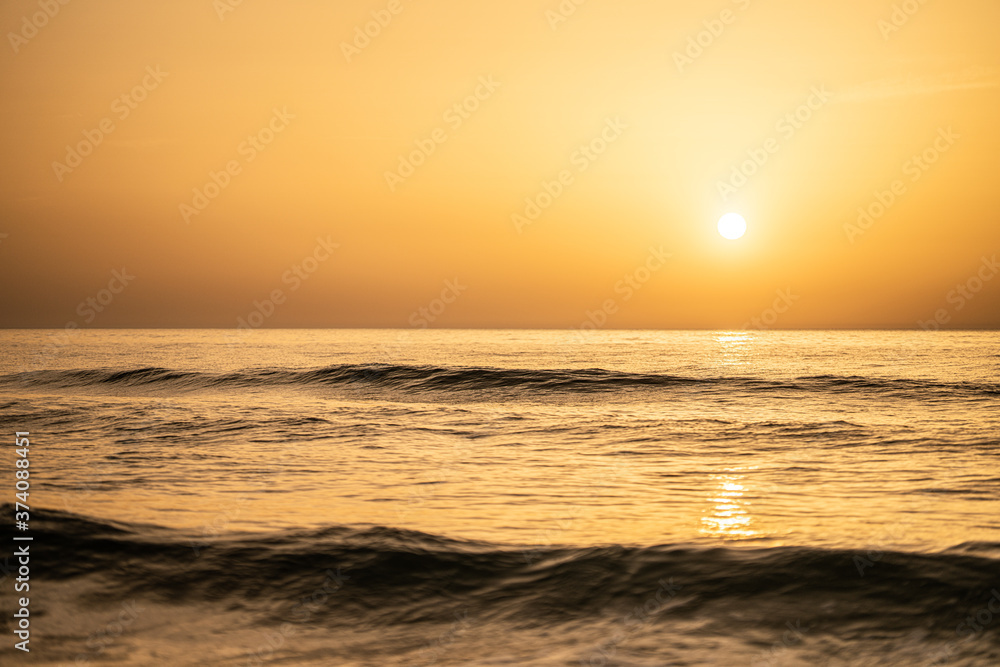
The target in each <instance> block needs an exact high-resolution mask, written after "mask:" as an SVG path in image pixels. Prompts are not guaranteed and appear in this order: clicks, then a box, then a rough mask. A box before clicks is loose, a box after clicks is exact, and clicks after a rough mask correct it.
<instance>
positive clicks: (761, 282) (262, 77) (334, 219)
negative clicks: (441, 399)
mask: <svg viewBox="0 0 1000 667" xmlns="http://www.w3.org/2000/svg"><path fill="white" fill-rule="evenodd" d="M63 2H66V4H60V3H59V2H58V0H41V1H40V2H39V0H34V1H25V0H11V1H9V2H6V3H4V5H3V8H2V9H0V28H2V31H3V33H4V35H5V39H4V41H5V44H4V46H3V49H4V53H3V55H0V85H2V90H3V95H2V97H0V114H2V118H3V123H2V124H0V132H2V134H3V151H2V154H0V155H2V156H0V280H2V284H3V289H2V291H0V326H6V327H62V326H65V325H67V324H75V325H78V326H81V327H84V326H87V327H122V326H134V327H146V326H151V327H196V326H205V327H236V326H237V325H238V323H241V322H243V323H247V325H249V326H254V327H256V326H264V327H300V326H302V327H342V326H343V327H359V326H360V327H409V326H436V327H539V328H544V327H560V328H564V327H580V326H581V325H584V324H585V323H588V322H589V323H591V324H589V325H587V326H601V327H606V328H616V329H618V328H738V327H743V326H762V327H775V328H797V327H905V328H911V327H916V326H918V322H923V323H924V325H925V326H932V325H931V324H929V322H930V321H931V320H934V319H935V318H937V319H938V320H939V321H940V322H943V323H944V324H945V326H947V327H997V326H998V325H1000V273H998V271H1000V269H998V268H996V267H995V265H994V263H993V261H992V258H993V257H994V256H995V255H996V254H998V253H1000V225H998V218H997V213H996V206H995V202H994V199H995V196H994V194H995V192H996V190H997V186H996V183H995V179H996V178H997V168H996V167H997V161H998V157H997V156H998V155H1000V126H998V125H997V122H996V119H997V112H998V109H1000V49H998V47H997V42H996V26H997V25H998V24H1000V5H998V4H997V3H996V2H995V0H956V1H953V2H948V3H945V2H928V3H925V4H923V5H921V4H920V3H918V2H917V1H916V0H909V1H908V2H905V3H904V2H897V3H896V5H897V7H902V6H903V5H906V8H907V9H910V10H911V11H913V10H915V13H913V15H912V16H910V15H908V14H906V13H905V11H904V10H903V9H899V10H898V11H896V12H895V13H894V10H893V3H892V2H874V1H872V0H864V1H862V0H844V1H842V2H837V3H803V2H801V0H769V1H768V2H763V1H762V0H736V1H728V0H715V1H712V2H702V1H700V0H699V1H692V0H685V1H684V2H679V1H678V2H656V3H653V2H639V1H636V0H621V1H618V2H614V3H611V2H602V1H601V0H588V1H586V2H583V3H582V5H580V6H576V5H574V4H573V3H572V2H566V3H563V4H562V6H563V7H575V10H574V11H573V12H572V13H570V12H568V11H566V12H565V13H566V14H568V15H563V14H560V13H559V11H560V6H561V5H560V2H559V1H558V0H550V1H548V2H545V1H542V2H528V1H526V0H509V1H508V2H505V3H473V2H467V1H464V2H459V1H458V0H419V1H413V0H391V1H390V0H376V1H373V2H355V1H351V0H345V1H342V2H337V3H328V2H320V1H319V0H291V1H289V2H282V3H264V2H242V3H239V2H236V0H217V1H215V2H213V0H175V1H172V2H169V3H137V2H126V1H125V0H94V1H92V2H82V1H80V0H76V1H69V2H67V1H66V0H63ZM233 5H235V6H233ZM46 12H47V13H46ZM372 21H376V23H372ZM377 21H381V23H383V24H385V25H379V23H377ZM893 21H894V22H895V23H893ZM38 26H41V27H38ZM366 29H367V30H368V32H369V33H371V34H373V35H374V36H365V35H364V31H365V30H366ZM699 42H700V44H699ZM796 114H797V115H798V117H797V118H796ZM415 151H416V152H415ZM915 157H916V158H917V160H919V162H918V161H917V160H914V158H915ZM748 160H750V161H751V162H748ZM753 160H756V161H755V162H753ZM741 170H742V171H743V172H744V173H743V174H741V173H740V171H741ZM745 174H749V175H746V176H745ZM727 182H728V184H729V185H728V187H724V186H723V185H722V184H725V183H727ZM734 184H735V185H734ZM893 190H895V192H893ZM196 191H197V192H196ZM879 199H881V200H882V202H881V203H880V202H879ZM526 200H529V201H526ZM533 206H538V209H537V210H535V209H534V208H533ZM859 208H861V209H867V210H869V212H870V213H873V215H872V217H871V218H870V219H868V220H866V219H862V220H861V224H859V223H858V219H859ZM729 211H736V212H739V213H741V214H743V215H744V216H745V217H746V218H747V220H748V221H749V225H750V228H749V232H748V234H747V235H746V236H745V237H744V238H742V239H740V240H738V241H727V240H725V239H723V238H722V237H721V236H719V234H718V232H717V231H716V222H717V220H718V219H719V217H720V216H721V215H722V214H724V213H726V212H729ZM880 211H881V215H877V214H879V212H880ZM114 271H118V272H119V275H118V276H117V277H116V276H115V275H114V274H113V272H114ZM421 309H423V310H421ZM255 313H256V314H255ZM934 326H936V324H935V325H934Z"/></svg>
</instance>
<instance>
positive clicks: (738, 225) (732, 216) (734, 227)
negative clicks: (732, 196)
mask: <svg viewBox="0 0 1000 667" xmlns="http://www.w3.org/2000/svg"><path fill="white" fill-rule="evenodd" d="M719 233H720V234H722V235H723V236H724V237H725V238H727V239H729V240H730V241H735V240H736V239H738V238H740V237H742V236H743V235H744V234H746V233H747V221H746V220H744V218H743V216H742V215H740V214H739V213H727V214H725V215H724V216H722V218H720V219H719Z"/></svg>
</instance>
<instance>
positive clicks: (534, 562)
mask: <svg viewBox="0 0 1000 667" xmlns="http://www.w3.org/2000/svg"><path fill="white" fill-rule="evenodd" d="M12 512H13V507H12V506H11V505H10V504H6V505H4V506H3V515H4V516H8V517H9V516H11V513H12ZM5 524H6V525H5V526H4V527H3V528H2V530H0V535H2V537H0V539H3V541H5V542H6V543H8V544H11V541H10V538H11V535H10V533H11V528H10V526H9V522H5ZM30 534H31V535H32V536H33V538H34V541H33V542H31V543H30V544H31V553H32V555H33V556H35V557H37V560H36V559H35V558H33V559H32V562H38V563H44V567H39V568H38V574H37V576H38V577H39V578H42V579H51V580H58V581H69V580H80V579H87V578H96V579H97V580H98V581H99V582H100V586H99V587H98V588H97V592H91V593H90V594H89V595H90V596H92V597H93V596H97V598H103V599H105V600H108V601H114V600H120V599H128V598H130V597H139V598H143V599H147V600H152V601H158V602H166V603H171V604H183V603H187V604H205V603H221V604H224V605H225V606H226V607H228V608H241V609H244V610H249V611H253V612H255V613H258V614H263V615H266V616H269V617H272V618H287V617H288V615H289V613H290V611H289V610H290V609H294V608H297V605H301V602H302V600H305V599H313V600H315V599H316V597H317V594H318V592H319V594H321V595H320V597H323V599H324V600H326V599H333V600H335V604H333V603H330V604H323V605H321V606H320V607H319V608H316V609H314V610H313V611H311V612H310V614H311V620H320V619H325V620H326V621H329V622H330V623H336V622H338V621H340V622H344V623H348V622H355V621H352V620H351V619H356V618H358V617H361V618H364V619H365V620H366V621H367V622H369V623H372V624H375V625H378V624H408V623H414V622H425V621H426V622H445V621H447V620H449V619H452V618H454V616H455V615H456V614H462V613H467V614H473V615H475V616H477V617H479V618H483V619H490V620H494V621H501V622H508V623H518V622H523V621H524V620H525V619H532V620H533V622H538V623H541V622H552V623H564V622H571V621H574V620H579V619H581V618H588V617H605V616H607V615H608V614H619V613H620V614H625V613H628V611H630V610H632V609H635V608H636V606H637V605H643V604H645V603H647V602H648V601H650V600H656V601H657V605H659V607H660V608H662V609H668V608H669V610H670V614H671V617H672V618H674V619H675V620H676V619H677V618H688V619H699V618H704V617H706V616H707V617H711V618H714V619H716V620H719V619H720V618H722V619H723V621H725V622H733V623H738V622H741V619H743V620H746V619H753V622H754V623H759V622H760V619H762V618H773V619H774V620H775V621H776V623H777V624H778V625H781V623H783V622H784V621H785V620H794V619H796V618H800V619H802V621H803V622H805V623H807V624H813V623H820V622H822V624H824V626H825V627H828V628H829V629H831V630H832V629H834V627H836V626H839V627H841V630H840V632H847V631H848V629H849V628H851V627H855V626H856V625H857V624H858V623H867V624H869V627H868V628H867V631H870V630H871V626H872V625H874V626H878V627H883V628H888V627H893V625H894V624H899V625H900V627H903V626H908V627H913V626H914V624H917V625H924V626H926V625H928V624H929V623H930V622H931V621H939V622H940V623H941V624H942V628H943V627H945V626H948V625H949V624H950V627H952V628H953V627H954V623H951V621H952V619H953V618H954V619H958V620H961V619H962V618H964V617H965V616H966V615H967V614H968V611H969V610H970V609H973V610H974V609H976V608H981V607H983V605H984V604H985V602H984V601H988V600H989V598H990V596H991V595H994V594H996V595H998V596H1000V593H997V592H996V590H995V589H996V588H998V587H1000V581H998V578H997V573H998V571H1000V570H998V566H1000V562H998V561H997V560H996V559H994V558H991V557H988V556H987V555H986V554H987V553H989V554H991V555H993V554H995V548H996V545H984V544H966V545H960V546H959V547H956V548H955V550H953V551H951V550H949V551H946V552H940V553H906V552H884V553H881V552H879V553H875V552H872V551H870V547H867V546H864V547H860V546H859V548H858V550H857V551H851V550H835V549H818V548H812V547H795V546H787V547H771V548H760V547H755V548H722V547H719V548H706V547H693V546H685V545H663V546H655V547H639V546H628V545H604V546H587V547H574V546H523V547H512V546H505V545H496V544H490V543H486V542H477V541H467V540H457V539H450V538H447V537H443V536H438V535H430V534H426V533H420V532H416V531H409V530H401V529H396V528H387V527H373V526H366V527H356V526H342V525H336V526H331V527H327V528H323V529H317V530H309V531H303V530H290V531H285V532H281V533H268V534H250V533H227V534H224V535H219V536H212V535H210V534H206V533H205V532H199V531H194V532H184V531H179V530H175V529H167V528H162V527H157V526H150V525H141V524H127V523H120V522H110V521H104V520H99V519H95V518H88V517H83V516H79V515H75V514H71V513H67V512H60V511H51V510H41V511H39V510H33V511H32V523H31V533H30ZM33 574H34V573H33ZM998 599H1000V598H998ZM299 608H300V607H299ZM782 614H784V615H785V616H782ZM787 614H794V615H793V616H787ZM761 615H763V616H761ZM729 616H732V618H729ZM726 619H728V620H726ZM921 619H922V620H921ZM958 620H956V621H955V622H958ZM747 622H749V621H747Z"/></svg>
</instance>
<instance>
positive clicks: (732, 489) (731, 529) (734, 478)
mask: <svg viewBox="0 0 1000 667" xmlns="http://www.w3.org/2000/svg"><path fill="white" fill-rule="evenodd" d="M745 478H746V475H740V474H725V475H712V477H711V479H713V480H714V481H715V482H716V487H715V488H714V489H713V490H712V492H711V495H710V496H709V497H708V501H709V502H710V503H713V505H712V507H711V510H710V511H709V513H708V514H706V515H705V516H703V517H702V518H701V531H700V532H701V534H702V535H706V536H709V537H715V538H721V539H729V540H740V539H748V538H752V537H757V536H758V535H760V532H759V531H757V530H754V529H753V528H752V525H753V523H754V519H753V517H752V516H751V515H750V512H749V507H750V503H749V501H747V500H746V499H745V494H746V487H745V486H744V485H743V480H744V479H745Z"/></svg>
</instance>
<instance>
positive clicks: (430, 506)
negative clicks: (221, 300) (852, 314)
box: [0, 330, 1000, 667]
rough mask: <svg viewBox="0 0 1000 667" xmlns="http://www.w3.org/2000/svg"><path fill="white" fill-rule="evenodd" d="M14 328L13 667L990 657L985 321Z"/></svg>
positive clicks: (991, 494) (998, 504) (996, 365)
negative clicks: (844, 327) (717, 326)
mask: <svg viewBox="0 0 1000 667" xmlns="http://www.w3.org/2000/svg"><path fill="white" fill-rule="evenodd" d="M0 339H2V344H0V349H2V350H3V352H2V354H0V419H2V422H3V424H4V425H5V426H4V430H5V432H6V435H4V439H5V443H4V445H5V446H4V447H3V449H4V456H3V467H2V470H3V471H4V473H3V474H2V475H0V488H4V492H3V498H0V501H2V502H3V503H4V512H3V517H4V519H3V521H2V525H0V539H2V542H3V544H4V545H6V546H5V547H4V550H3V551H2V552H0V558H3V559H4V560H3V562H2V569H0V605H2V609H3V611H4V613H3V618H4V626H5V632H4V636H5V638H6V639H5V640H4V642H3V644H2V646H0V662H2V663H3V664H5V665H6V664H10V665H14V664H21V663H22V662H23V663H24V664H28V663H31V664H65V665H87V664H89V665H247V666H251V665H347V666H355V665H356V666H362V665H364V666H368V665H372V666H397V665H428V666H429V665H440V666H445V665H539V666H542V665H546V666H548V665H583V666H591V665H593V666H595V667H596V666H604V665H621V666H635V667H639V666H643V667H645V666H654V665H656V666H659V665H752V666H764V665H767V666H772V665H939V664H940V665H944V664H947V665H997V664H1000V382H998V371H1000V334H998V333H996V332H892V331H866V332H861V331H858V332H854V331H829V332H823V331H815V332H768V331H752V332H751V331H735V332H675V331H663V332H659V331H657V332H654V331H590V332H576V331H433V330H405V331H394V330H380V331H362V330H336V331H321V330H309V331H278V330H275V331H253V332H235V331H220V330H142V331H128V330H87V331H75V332H50V331H28V330H16V331H4V332H0ZM15 432H28V433H30V436H28V437H29V438H30V468H28V470H29V471H30V478H29V481H30V501H29V502H28V503H27V504H28V505H29V506H30V512H29V513H30V521H29V522H28V524H29V528H28V529H27V530H26V531H22V530H18V529H16V528H15V522H14V511H15V508H14V502H15V496H14V494H15V476H14V475H15V471H16V470H17V469H18V468H16V467H15V464H16V460H17V458H18V454H17V453H16V449H17V447H16V445H15V436H14V434H15ZM18 536H30V537H31V538H32V540H31V541H30V553H31V559H30V571H31V574H30V593H15V588H14V583H15V581H16V577H17V576H18V569H17V565H16V563H15V558H14V555H13V554H14V548H13V547H10V546H9V545H12V544H13V545H20V544H29V543H28V542H14V541H13V540H12V538H13V537H18ZM22 596H28V597H30V605H29V609H30V614H31V616H30V621H31V622H30V628H31V629H30V649H31V652H30V655H27V654H23V653H22V652H21V651H19V650H17V649H16V648H15V647H14V644H15V642H18V641H19V639H18V637H17V635H16V634H15V633H14V631H15V630H16V629H17V623H18V619H16V618H14V617H13V615H12V614H13V612H12V610H14V609H15V608H16V605H17V604H18V599H19V598H20V597H22Z"/></svg>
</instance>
